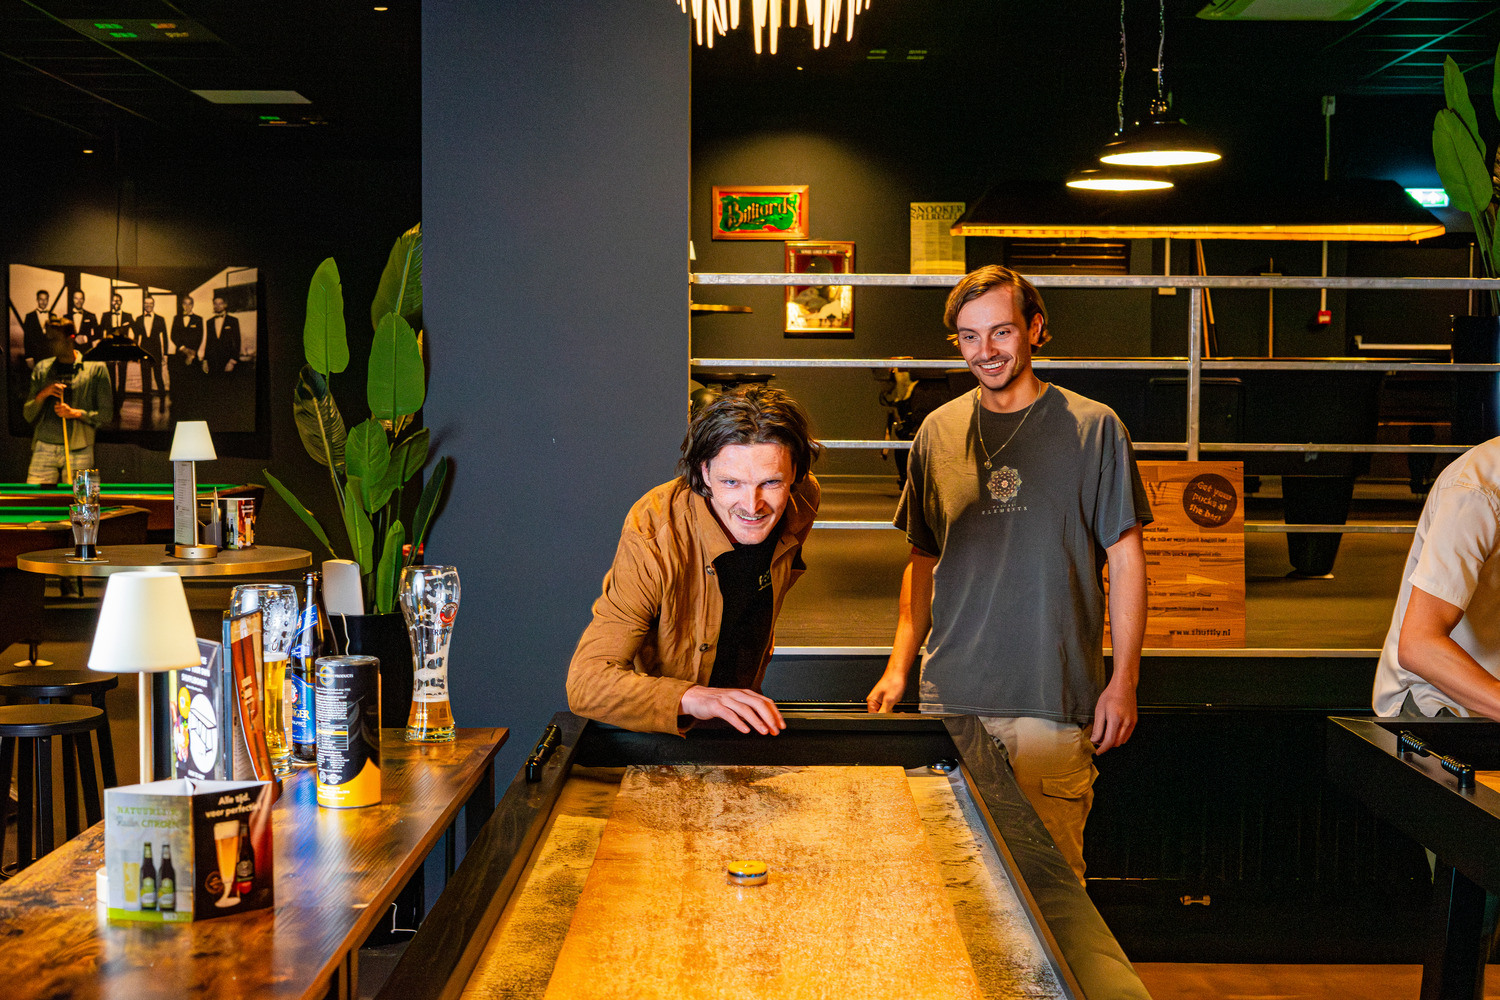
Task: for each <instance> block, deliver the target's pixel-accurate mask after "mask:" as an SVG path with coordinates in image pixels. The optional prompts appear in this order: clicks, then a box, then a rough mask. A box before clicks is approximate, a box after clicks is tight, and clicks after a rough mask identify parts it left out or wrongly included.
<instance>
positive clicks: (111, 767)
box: [89, 691, 120, 788]
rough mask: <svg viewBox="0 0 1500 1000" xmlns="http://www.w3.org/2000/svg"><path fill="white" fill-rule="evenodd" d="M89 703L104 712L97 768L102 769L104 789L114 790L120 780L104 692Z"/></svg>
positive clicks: (100, 721)
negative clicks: (116, 767)
mask: <svg viewBox="0 0 1500 1000" xmlns="http://www.w3.org/2000/svg"><path fill="white" fill-rule="evenodd" d="M89 701H90V702H92V703H93V705H94V707H95V708H97V709H98V710H99V711H101V712H104V718H102V719H100V720H99V766H100V767H101V768H103V769H104V787H105V788H115V787H116V786H118V785H119V784H120V779H119V777H118V776H117V775H116V774H115V741H114V737H113V736H111V735H110V731H109V712H107V711H105V708H104V692H103V691H100V692H98V693H97V694H95V695H94V696H93V697H92V698H90V699H89Z"/></svg>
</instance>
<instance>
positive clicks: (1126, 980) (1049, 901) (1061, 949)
mask: <svg viewBox="0 0 1500 1000" xmlns="http://www.w3.org/2000/svg"><path fill="white" fill-rule="evenodd" d="M941 718H942V720H943V725H944V727H945V728H946V729H947V730H948V734H949V736H950V737H951V738H952V740H953V745H954V746H955V747H957V749H958V753H959V759H960V760H961V761H962V762H963V763H962V771H963V774H964V779H965V781H967V783H968V785H969V788H970V790H971V791H972V792H973V793H974V805H975V807H976V809H978V811H979V813H980V815H981V816H982V817H983V819H984V823H985V828H986V829H985V832H986V833H987V834H988V836H989V838H990V842H991V845H992V846H993V847H994V849H995V853H996V855H998V856H999V858H1000V863H1001V864H1002V865H1004V866H1005V869H1006V873H1007V874H1008V875H1009V876H1010V879H1011V884H1012V886H1013V887H1014V889H1015V891H1016V895H1018V896H1020V897H1021V901H1022V904H1023V906H1022V909H1024V910H1025V911H1026V918H1027V920H1029V921H1030V922H1031V928H1032V930H1033V931H1034V932H1035V933H1036V936H1037V940H1039V941H1040V942H1041V943H1042V947H1043V948H1044V949H1045V950H1046V951H1047V957H1048V959H1049V960H1050V961H1051V963H1052V966H1053V969H1054V971H1055V972H1056V973H1057V976H1058V978H1059V979H1061V980H1062V981H1063V984H1064V988H1065V989H1066V990H1068V991H1069V993H1070V994H1071V995H1073V996H1077V997H1080V998H1087V1000H1106V998H1109V1000H1150V996H1151V995H1150V994H1149V993H1148V992H1147V991H1146V986H1145V984H1144V983H1142V982H1141V979H1140V977H1139V976H1138V975H1136V972H1135V969H1134V968H1133V967H1132V966H1131V964H1130V960H1129V959H1128V958H1126V956H1125V952H1124V950H1123V949H1122V948H1121V947H1120V943H1119V942H1118V941H1116V940H1115V936H1114V934H1113V933H1111V931H1110V929H1109V926H1108V925H1107V924H1105V922H1104V918H1103V917H1102V916H1100V915H1099V910H1098V909H1097V908H1096V907H1095V906H1094V903H1093V901H1092V900H1091V899H1089V896H1088V893H1087V892H1086V891H1084V888H1083V886H1081V885H1079V884H1078V880H1077V879H1076V878H1074V876H1073V869H1072V868H1070V867H1068V863H1067V861H1065V860H1064V859H1063V856H1062V854H1061V852H1059V851H1058V849H1057V845H1056V844H1055V843H1054V842H1053V840H1052V837H1051V835H1050V834H1048V833H1047V828H1046V827H1045V826H1043V825H1042V820H1041V817H1039V816H1037V814H1036V810H1035V809H1033V808H1031V804H1030V803H1029V802H1028V801H1027V800H1026V797H1025V795H1023V794H1022V792H1021V789H1020V788H1019V787H1018V786H1017V785H1016V780H1015V777H1014V775H1012V773H1011V770H1010V765H1009V763H1008V762H1007V761H1006V759H1005V756H1004V755H1003V754H1002V753H1001V752H1000V750H999V749H998V748H997V747H996V746H995V743H994V740H993V739H991V738H990V735H989V733H988V732H986V731H985V728H984V725H983V724H982V723H981V722H980V721H979V719H978V718H977V717H976V716H972V715H949V716H942V717H941Z"/></svg>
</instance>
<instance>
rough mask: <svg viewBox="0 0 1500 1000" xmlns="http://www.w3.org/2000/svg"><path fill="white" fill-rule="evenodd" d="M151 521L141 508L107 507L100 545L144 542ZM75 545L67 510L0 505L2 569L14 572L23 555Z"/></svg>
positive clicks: (101, 520) (102, 512) (102, 515)
mask: <svg viewBox="0 0 1500 1000" xmlns="http://www.w3.org/2000/svg"><path fill="white" fill-rule="evenodd" d="M148 521H149V512H148V511H146V510H145V508H142V507H124V506H109V507H104V508H103V509H102V510H100V512H99V545H100V546H101V547H104V546H108V545H111V544H113V545H131V544H137V543H141V542H144V541H146V526H147V524H148ZM72 544H73V526H72V525H71V524H69V523H68V508H67V507H57V506H22V507H17V506H13V505H11V504H9V503H5V502H3V501H0V569H14V568H15V565H16V556H18V555H20V554H21V553H23V552H34V551H36V550H37V549H55V548H59V547H62V546H65V545H72Z"/></svg>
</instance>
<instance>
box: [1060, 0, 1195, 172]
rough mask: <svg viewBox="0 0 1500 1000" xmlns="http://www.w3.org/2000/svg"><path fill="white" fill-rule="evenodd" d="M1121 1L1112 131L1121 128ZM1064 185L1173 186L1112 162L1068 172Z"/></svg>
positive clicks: (1122, 4) (1123, 57)
mask: <svg viewBox="0 0 1500 1000" xmlns="http://www.w3.org/2000/svg"><path fill="white" fill-rule="evenodd" d="M1129 65H1130V63H1129V60H1128V59H1127V58H1126V49H1125V0H1120V87H1119V90H1117V91H1116V93H1115V123H1116V124H1115V134H1116V135H1119V134H1120V133H1121V132H1123V131H1124V130H1125V70H1126V68H1127V67H1128V66H1129ZM1067 185H1068V187H1070V188H1075V189H1077V190H1080V191H1162V190H1165V189H1167V188H1170V187H1172V186H1173V184H1172V181H1171V180H1169V179H1168V178H1166V177H1164V176H1162V175H1161V174H1159V173H1153V172H1150V171H1142V170H1134V169H1132V168H1130V167H1120V166H1116V165H1114V164H1106V165H1104V166H1102V167H1100V166H1090V167H1085V168H1084V169H1082V170H1075V171H1074V172H1073V173H1071V174H1069V175H1068V178H1067Z"/></svg>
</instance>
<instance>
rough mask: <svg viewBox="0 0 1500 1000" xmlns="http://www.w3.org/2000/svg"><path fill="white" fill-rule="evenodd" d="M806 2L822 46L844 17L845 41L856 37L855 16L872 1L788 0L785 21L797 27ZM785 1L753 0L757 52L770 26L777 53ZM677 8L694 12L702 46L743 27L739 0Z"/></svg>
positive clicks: (689, 2)
mask: <svg viewBox="0 0 1500 1000" xmlns="http://www.w3.org/2000/svg"><path fill="white" fill-rule="evenodd" d="M803 5H806V8H807V24H808V27H810V28H811V29H812V43H813V48H815V49H821V48H822V47H823V46H825V45H827V44H828V43H829V42H831V41H832V40H833V31H834V28H836V27H837V26H838V23H839V19H840V18H841V17H842V18H843V19H844V41H846V42H847V41H853V39H854V15H856V14H860V13H863V12H864V11H867V10H869V9H870V0H788V5H787V10H786V19H785V24H786V27H788V28H795V27H797V8H798V7H801V6H803ZM781 8H782V0H750V21H751V25H750V27H751V30H752V31H753V32H754V37H755V54H756V55H760V51H761V38H762V34H763V33H764V32H766V31H767V29H769V33H770V39H771V54H772V55H775V54H776V42H777V37H778V36H779V34H780V33H781V28H782V23H783V19H782V9H781ZM677 9H678V10H680V11H682V12H683V13H684V14H688V13H691V14H692V15H693V39H694V40H695V41H696V42H697V43H698V44H699V45H706V46H707V47H709V48H713V47H714V37H715V36H716V35H727V34H729V31H730V29H734V28H738V27H739V26H740V0H677Z"/></svg>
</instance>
